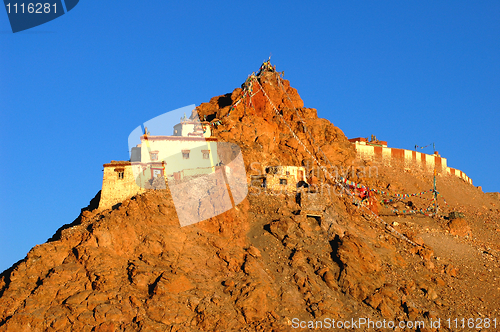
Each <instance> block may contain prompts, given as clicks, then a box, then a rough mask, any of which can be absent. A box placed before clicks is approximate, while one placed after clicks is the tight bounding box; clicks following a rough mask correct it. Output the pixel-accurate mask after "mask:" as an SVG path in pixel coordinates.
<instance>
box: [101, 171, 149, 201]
mask: <svg viewBox="0 0 500 332" xmlns="http://www.w3.org/2000/svg"><path fill="white" fill-rule="evenodd" d="M103 166H104V174H103V177H102V190H101V200H100V201H99V209H100V210H105V209H110V208H112V207H113V206H114V205H115V204H118V203H120V202H122V201H123V200H125V199H127V198H129V197H132V196H134V195H137V194H139V193H142V192H144V191H145V189H144V188H141V187H140V186H139V185H137V183H136V178H135V176H134V172H133V170H132V164H131V163H130V162H128V161H112V162H111V163H109V164H104V165H103Z"/></svg>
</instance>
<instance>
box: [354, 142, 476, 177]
mask: <svg viewBox="0 0 500 332" xmlns="http://www.w3.org/2000/svg"><path fill="white" fill-rule="evenodd" d="M349 141H350V142H351V143H353V145H354V147H355V148H356V154H357V156H358V158H359V159H362V160H367V161H371V162H378V163H381V164H383V165H385V166H392V167H403V168H404V169H406V170H410V169H415V168H420V169H422V170H424V171H434V170H436V171H437V172H439V173H443V174H450V175H454V176H457V177H459V178H461V179H463V180H464V181H465V182H467V183H470V184H472V179H471V178H469V177H468V176H467V175H466V174H465V173H464V172H462V171H461V170H458V169H455V168H451V167H448V165H447V160H446V158H443V157H441V156H440V155H439V153H438V152H437V151H436V152H435V153H434V154H433V155H429V154H425V153H422V152H418V151H412V150H405V149H397V148H389V147H387V142H385V141H376V142H379V143H385V145H382V144H373V142H367V140H366V139H365V138H362V137H358V138H352V139H350V140H349ZM376 142H375V143H376Z"/></svg>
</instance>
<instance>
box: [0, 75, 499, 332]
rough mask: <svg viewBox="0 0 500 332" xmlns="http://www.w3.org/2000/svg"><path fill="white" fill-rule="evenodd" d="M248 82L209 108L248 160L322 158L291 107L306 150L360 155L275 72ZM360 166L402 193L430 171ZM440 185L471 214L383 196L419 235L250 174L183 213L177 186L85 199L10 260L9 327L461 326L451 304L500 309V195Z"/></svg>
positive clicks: (334, 156) (2, 296) (4, 323)
mask: <svg viewBox="0 0 500 332" xmlns="http://www.w3.org/2000/svg"><path fill="white" fill-rule="evenodd" d="M261 87H262V88H263V90H264V91H265V94H264V92H263V91H262V90H260V89H261ZM243 92H244V91H243V90H242V89H239V88H238V89H235V90H234V91H233V92H232V93H230V94H226V95H223V96H219V97H214V98H212V99H211V100H210V102H209V103H205V104H202V105H200V106H199V107H198V113H199V115H200V117H201V118H207V119H208V120H212V121H213V122H216V121H218V120H219V121H220V125H218V126H217V127H216V128H215V130H214V132H215V135H216V136H218V137H220V138H221V139H223V140H226V141H231V142H235V143H237V144H238V145H239V146H240V147H241V148H242V151H243V156H244V159H245V163H246V165H247V168H248V170H251V167H250V165H251V163H252V162H258V163H261V164H262V166H266V165H303V164H305V163H306V162H307V161H308V160H309V161H310V160H311V156H309V155H308V154H307V152H306V151H305V149H304V148H303V147H302V146H301V145H300V144H299V143H298V141H297V139H296V138H295V137H293V135H292V134H291V133H290V130H289V128H288V127H287V126H286V125H285V124H284V122H283V121H282V119H281V116H283V118H284V119H285V120H286V122H287V123H288V124H289V126H290V127H291V128H292V129H293V131H294V132H295V133H297V136H298V137H299V139H300V140H302V141H303V142H305V144H306V147H307V148H308V149H310V150H311V151H316V150H315V149H316V148H317V146H320V147H321V149H322V150H323V151H324V153H325V155H326V156H327V157H328V159H330V160H331V161H332V163H333V164H335V165H340V166H343V167H348V166H349V165H350V163H352V162H354V150H353V149H352V147H351V146H350V144H349V143H348V141H347V139H346V137H345V136H344V134H343V133H342V131H341V130H340V129H338V128H336V127H335V126H333V125H332V124H331V123H330V122H328V121H327V120H324V119H318V118H317V115H316V110H314V109H310V108H304V107H303V102H302V100H301V98H300V96H299V95H298V93H297V92H296V90H295V89H293V88H291V87H290V86H289V83H288V82H287V81H286V80H281V79H279V78H278V76H277V74H276V73H274V72H272V71H270V72H264V73H263V74H262V75H261V76H260V78H259V81H258V84H254V85H253V87H252V91H251V94H249V95H251V96H252V98H251V100H250V98H249V97H246V98H245V99H242V101H241V102H239V103H238V101H239V100H240V98H241V96H242V93H243ZM249 95H248V96H249ZM266 95H267V96H266ZM236 103H237V105H236V106H235V107H234V104H236ZM231 105H233V106H231ZM275 109H276V110H277V111H278V113H279V114H281V116H280V115H278V114H277V113H276V111H275ZM302 121H304V122H305V123H304V122H302ZM304 124H305V125H306V126H307V128H308V129H309V130H310V131H311V132H312V138H311V137H309V136H308V135H307V133H306V132H305V128H304ZM316 158H318V159H320V160H323V159H322V158H324V157H323V156H322V155H316ZM353 177H354V178H357V179H361V177H359V176H357V175H355V174H353ZM365 180H366V182H367V183H370V185H374V186H384V187H386V186H387V184H389V183H390V184H391V188H393V189H394V190H397V192H399V191H403V192H414V191H418V190H421V189H428V188H427V186H429V183H431V179H430V178H428V177H426V175H423V174H420V173H414V174H413V173H408V172H399V171H397V170H392V169H384V168H380V170H379V173H378V174H377V176H376V177H373V178H370V179H365ZM438 185H439V186H440V188H442V190H441V192H442V193H443V195H445V196H446V197H447V198H449V199H448V204H449V206H448V207H447V208H448V209H449V210H451V209H457V210H460V211H465V212H467V213H466V216H467V217H466V218H464V219H463V220H461V221H460V222H456V221H455V222H454V223H450V224H448V221H447V220H445V219H443V218H434V219H433V218H429V217H425V216H422V217H417V216H407V217H398V216H394V215H393V214H390V213H389V212H390V211H385V210H384V209H381V211H380V212H381V214H384V213H385V214H387V216H383V218H384V220H385V221H386V222H388V223H389V224H392V225H393V227H394V228H396V229H397V230H398V232H400V233H401V234H405V235H406V236H407V237H408V238H410V239H411V240H412V241H414V242H415V243H417V244H418V245H417V246H413V245H411V244H409V243H408V242H406V241H403V240H401V239H400V238H397V237H394V236H393V235H392V233H389V232H387V231H386V229H385V226H384V225H383V224H381V222H380V220H377V219H375V218H373V216H372V215H371V214H370V213H369V212H368V211H365V210H362V209H359V208H358V207H357V206H356V205H354V204H353V203H352V201H351V200H350V199H348V198H346V197H345V196H343V197H340V196H338V195H322V196H321V197H320V200H321V202H322V206H321V211H320V212H321V213H319V214H318V215H319V216H308V215H307V214H305V213H304V211H303V207H302V206H301V205H300V204H299V203H298V201H297V198H296V196H295V195H287V194H273V193H270V192H267V193H266V192H262V191H260V190H254V189H250V191H249V195H248V197H247V199H245V200H244V201H243V202H242V203H241V204H240V205H238V207H237V208H235V209H232V210H230V211H228V212H226V213H224V214H222V215H219V216H217V217H214V218H211V219H209V220H205V221H203V222H200V223H197V224H194V225H191V226H187V227H180V226H179V223H178V221H177V218H176V212H175V209H174V206H173V203H172V199H171V196H170V193H169V191H168V188H167V189H166V190H150V191H147V192H146V193H145V194H142V195H138V196H136V197H132V198H131V199H128V200H126V201H124V202H123V203H122V204H121V206H119V207H118V208H116V209H114V210H106V211H104V212H97V210H93V209H92V207H90V208H88V209H86V210H85V211H83V212H82V213H81V215H80V217H79V218H78V219H77V220H76V221H75V222H74V223H73V224H71V225H66V226H65V227H63V228H61V229H60V230H59V231H58V232H57V233H56V234H55V235H54V237H53V238H52V239H50V240H49V241H48V242H47V243H45V244H42V245H38V246H35V247H34V248H33V249H32V250H31V251H30V252H29V253H28V255H27V256H26V258H25V259H24V260H22V261H20V262H19V263H17V264H16V265H15V266H13V267H12V268H10V269H9V270H7V271H5V272H4V273H3V274H2V275H1V278H0V331H289V330H296V329H295V328H297V327H300V326H302V327H304V326H309V327H311V326H310V325H309V324H310V323H309V321H322V322H323V323H324V324H325V325H323V326H324V327H328V325H327V324H328V322H331V320H333V319H335V320H342V321H347V320H349V321H351V319H353V320H355V321H357V320H359V319H362V318H365V319H371V320H372V321H382V320H384V319H385V320H386V321H389V320H393V321H395V322H396V323H397V322H399V321H411V320H421V321H424V322H425V323H426V324H429V323H430V322H431V321H435V320H436V319H437V318H441V320H442V322H441V329H439V330H440V331H441V330H450V331H451V330H454V329H453V328H444V327H445V326H447V325H446V324H445V322H444V320H446V319H448V318H451V319H455V318H459V319H460V318H462V317H467V318H468V317H477V318H486V317H489V318H491V319H493V318H495V315H496V317H497V318H500V317H499V316H498V302H497V300H498V298H499V297H500V284H499V281H500V274H499V265H498V258H499V257H500V256H499V250H500V248H499V246H498V243H500V241H499V240H500V226H499V224H498V223H499V220H498V215H499V210H498V205H499V203H498V202H497V201H495V200H494V199H493V198H491V197H488V196H486V195H484V194H482V193H481V192H480V191H478V190H477V189H476V188H474V187H472V186H470V185H468V184H465V183H463V182H462V181H460V180H459V179H453V178H440V179H438ZM92 205H93V206H94V205H95V202H94V204H92ZM465 227H467V229H466V230H467V231H466V232H465V233H464V232H461V231H463V230H464V228H465ZM450 231H451V232H452V233H453V234H461V236H458V235H457V236H452V235H450V233H449V232H450ZM478 249H480V250H478ZM313 324H317V323H313ZM497 324H498V325H500V321H499V320H498V319H497ZM483 325H484V324H483ZM498 325H497V326H498ZM316 326H318V325H314V327H316ZM360 330H365V331H370V330H373V329H372V328H369V327H367V326H366V325H364V326H361V327H360ZM419 330H420V331H436V330H437V329H436V328H430V327H429V325H427V327H421V328H419Z"/></svg>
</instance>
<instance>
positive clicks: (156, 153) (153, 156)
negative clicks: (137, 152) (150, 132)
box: [149, 151, 158, 160]
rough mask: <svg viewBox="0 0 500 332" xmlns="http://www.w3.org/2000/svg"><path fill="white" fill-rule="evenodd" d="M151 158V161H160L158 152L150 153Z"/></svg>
mask: <svg viewBox="0 0 500 332" xmlns="http://www.w3.org/2000/svg"><path fill="white" fill-rule="evenodd" d="M149 157H150V158H151V160H158V151H151V152H150V153H149Z"/></svg>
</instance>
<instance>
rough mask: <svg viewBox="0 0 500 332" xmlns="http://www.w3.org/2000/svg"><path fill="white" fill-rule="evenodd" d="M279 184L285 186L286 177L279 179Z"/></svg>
mask: <svg viewBox="0 0 500 332" xmlns="http://www.w3.org/2000/svg"><path fill="white" fill-rule="evenodd" d="M280 184H281V185H284V186H286V185H287V184H288V181H287V179H280Z"/></svg>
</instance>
